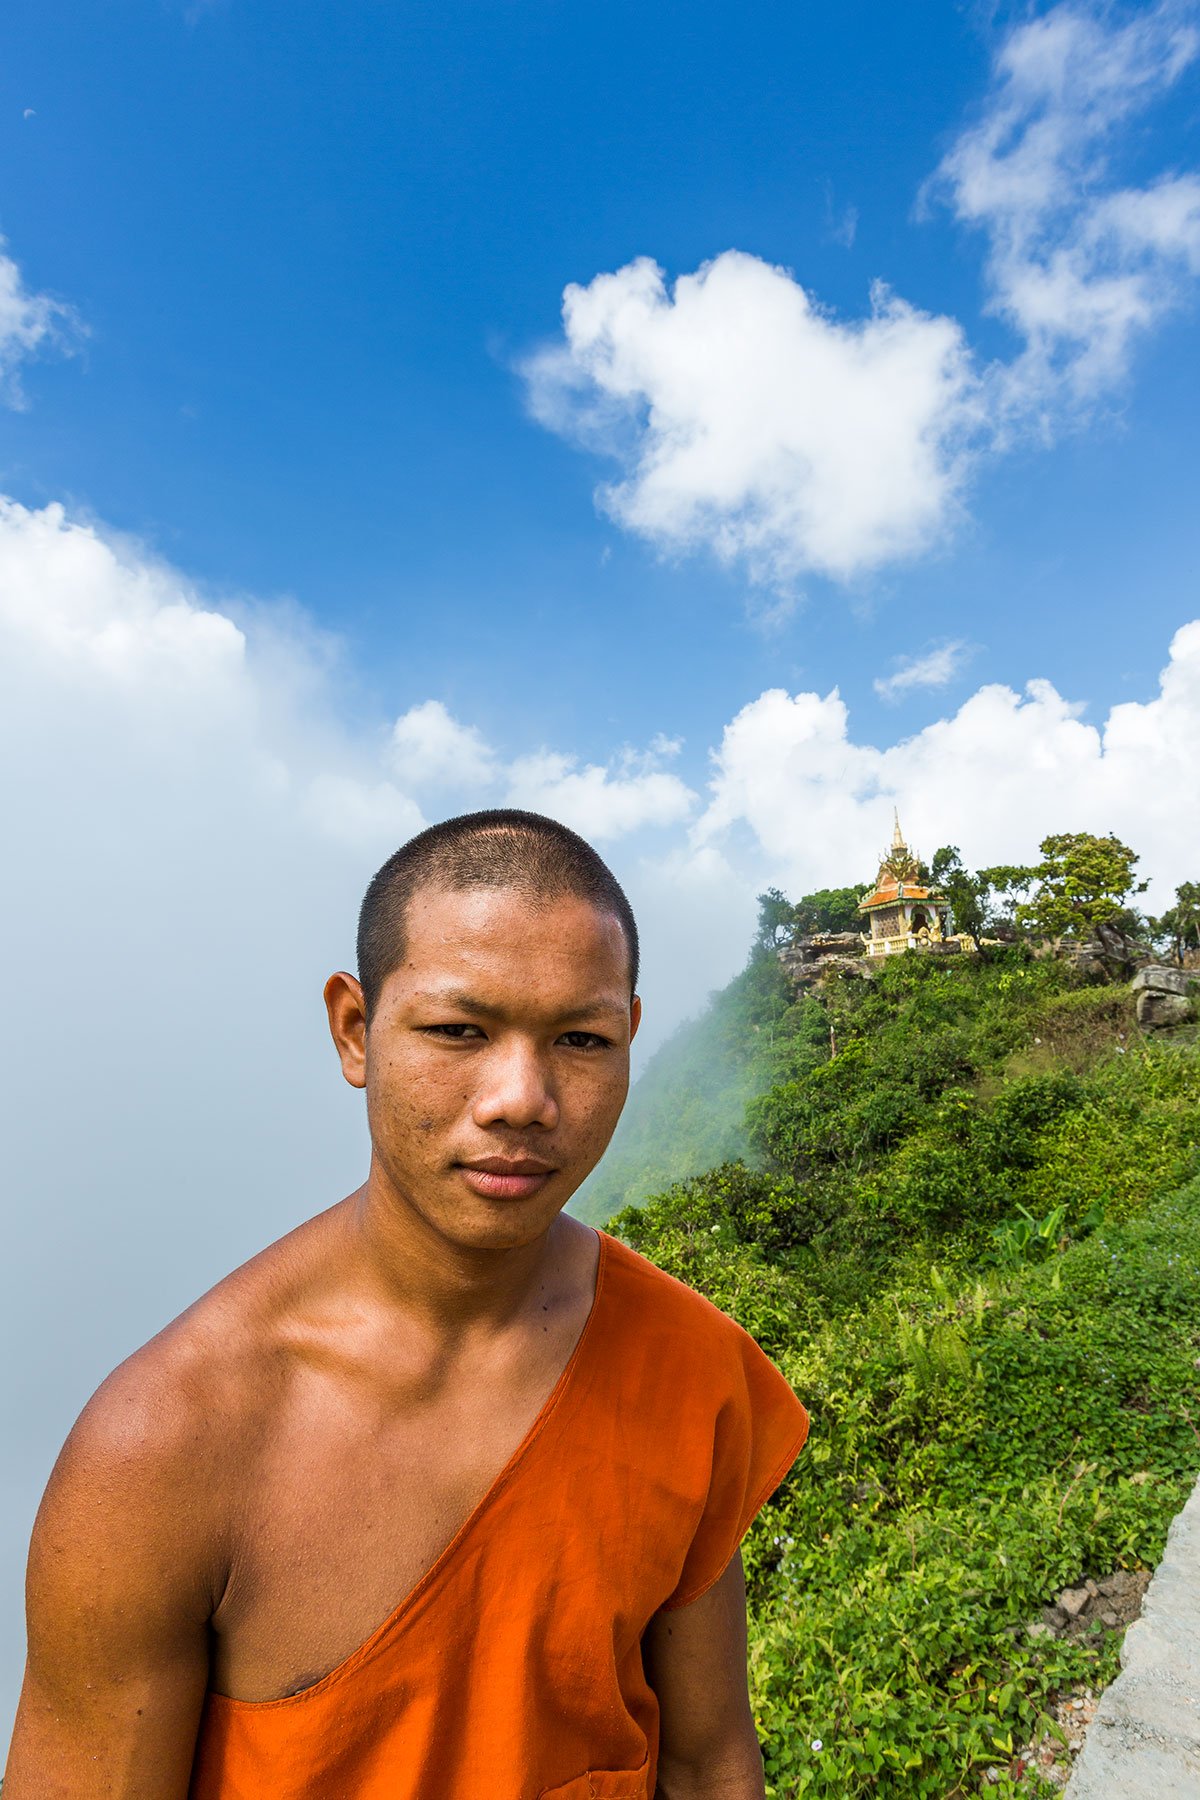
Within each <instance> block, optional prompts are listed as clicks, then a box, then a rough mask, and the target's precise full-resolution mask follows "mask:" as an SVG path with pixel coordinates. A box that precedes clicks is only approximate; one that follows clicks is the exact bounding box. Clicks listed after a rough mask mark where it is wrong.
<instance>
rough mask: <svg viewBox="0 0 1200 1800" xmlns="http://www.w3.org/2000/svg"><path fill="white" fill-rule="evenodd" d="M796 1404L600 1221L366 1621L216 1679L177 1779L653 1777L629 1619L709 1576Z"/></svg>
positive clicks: (531, 1787) (383, 1784)
mask: <svg viewBox="0 0 1200 1800" xmlns="http://www.w3.org/2000/svg"><path fill="white" fill-rule="evenodd" d="M807 1431H808V1415H807V1413H806V1412H805V1410H804V1408H803V1406H801V1404H800V1402H799V1401H798V1400H797V1399H796V1397H795V1395H794V1394H793V1393H792V1390H791V1388H790V1387H789V1386H788V1384H787V1382H786V1381H785V1380H784V1378H783V1376H782V1375H780V1373H779V1371H778V1370H777V1369H776V1368H775V1367H774V1366H773V1364H771V1363H770V1362H769V1361H768V1360H767V1358H766V1357H765V1356H764V1355H763V1353H762V1351H761V1350H760V1349H759V1348H758V1346H757V1344H755V1342H754V1341H753V1339H752V1338H750V1337H748V1336H747V1335H746V1333H745V1332H744V1331H743V1330H742V1329H741V1327H740V1326H738V1325H736V1324H734V1322H733V1321H732V1320H731V1319H727V1318H726V1317H725V1315H724V1314H723V1313H721V1312H718V1311H717V1309H716V1308H715V1307H713V1306H711V1305H710V1304H709V1303H708V1301H707V1300H704V1299H702V1298H701V1297H700V1296H699V1295H698V1294H695V1293H693V1292H692V1291H691V1290H690V1289H689V1288H686V1287H684V1286H682V1285H681V1284H680V1283H679V1282H677V1281H674V1280H672V1279H671V1277H670V1276H668V1275H664V1274H663V1273H662V1271H661V1270H659V1269H656V1268H655V1267H654V1266H653V1264H651V1263H649V1262H647V1261H646V1260H645V1259H644V1258H643V1257H640V1256H638V1255H636V1254H635V1253H634V1252H633V1251H632V1250H629V1249H627V1248H626V1247H625V1246H624V1245H623V1244H621V1243H619V1242H618V1241H617V1240H616V1239H614V1238H610V1237H607V1236H605V1235H604V1234H603V1233H602V1234H601V1236H600V1264H599V1270H598V1274H597V1282H596V1298H595V1302H594V1304H593V1307H592V1311H591V1314H590V1316H589V1318H588V1321H587V1324H586V1325H585V1327H584V1330H583V1333H582V1335H581V1337H580V1339H579V1342H578V1344H577V1346H576V1348H575V1351H574V1353H573V1355H572V1357H571V1360H570V1361H569V1362H568V1364H567V1366H566V1368H565V1369H564V1371H563V1373H562V1376H561V1377H560V1379H559V1381H558V1385H557V1386H556V1387H555V1389H554V1392H553V1393H552V1394H551V1395H550V1398H549V1399H548V1400H547V1401H546V1404H545V1405H544V1406H543V1408H542V1410H541V1412H540V1413H539V1415H538V1417H537V1419H536V1420H535V1421H534V1424H533V1426H532V1427H531V1429H530V1431H529V1434H528V1436H527V1437H526V1438H525V1440H524V1442H523V1443H522V1444H521V1446H520V1448H519V1449H518V1450H517V1451H516V1452H515V1454H514V1455H513V1457H512V1459H511V1460H510V1462H509V1463H508V1465H507V1467H505V1468H504V1469H503V1470H502V1471H501V1473H500V1474H499V1475H498V1476H497V1478H496V1480H495V1481H494V1482H493V1483H492V1486H491V1487H490V1488H489V1490H488V1492H487V1493H486V1494H485V1495H484V1497H483V1499H482V1500H481V1501H480V1502H479V1504H478V1506H477V1507H476V1508H475V1511H474V1512H473V1513H472V1514H471V1516H470V1517H469V1518H468V1519H467V1521H466V1523H465V1524H464V1525H463V1526H462V1528H461V1529H460V1531H459V1532H458V1534H457V1536H455V1537H454V1539H453V1540H452V1541H451V1542H450V1543H449V1544H448V1545H447V1546H446V1549H445V1550H444V1551H443V1552H442V1554H441V1555H440V1556H439V1557H438V1559H437V1561H436V1562H435V1563H434V1564H433V1566H432V1568H430V1569H429V1570H428V1571H427V1573H426V1574H425V1575H424V1576H422V1578H421V1580H420V1581H419V1582H418V1583H417V1585H416V1587H415V1588H413V1590H412V1592H411V1593H410V1594H408V1595H407V1596H406V1597H405V1598H404V1599H403V1600H402V1601H401V1602H400V1604H399V1606H398V1607H397V1608H396V1610H395V1611H394V1612H393V1613H392V1614H391V1615H390V1617H389V1618H387V1619H385V1620H384V1622H383V1624H382V1625H380V1626H379V1628H378V1629H377V1630H376V1631H374V1632H373V1633H372V1634H371V1636H370V1637H369V1638H368V1639H367V1640H366V1642H365V1643H364V1644H362V1645H360V1647H359V1648H358V1649H357V1650H355V1651H354V1652H353V1653H352V1654H351V1655H350V1656H348V1657H347V1658H346V1660H345V1661H344V1662H343V1663H341V1664H339V1666H338V1667H337V1668H336V1669H334V1670H333V1671H332V1672H331V1673H330V1674H328V1675H326V1676H325V1678H324V1680H322V1681H319V1682H317V1683H316V1685H315V1686H314V1687H310V1688H306V1689H305V1690H304V1691H303V1692H302V1693H299V1694H294V1695H291V1696H289V1697H288V1698H286V1699H283V1700H265V1701H243V1700H231V1699H229V1698H227V1697H226V1696H225V1695H222V1694H216V1693H210V1694H209V1696H208V1699H207V1702H206V1706H205V1711H204V1716H203V1719H202V1722H201V1727H200V1735H199V1741H198V1745H197V1753H196V1763H195V1770H194V1774H193V1778H192V1786H191V1800H593V1797H596V1800H648V1796H650V1795H652V1794H653V1793H654V1785H655V1768H656V1764H657V1758H658V1703H657V1701H656V1699H655V1697H654V1694H653V1692H652V1690H651V1688H650V1687H649V1686H648V1684H647V1681H646V1677H645V1674H644V1673H643V1669H642V1651H641V1639H642V1633H643V1632H644V1631H645V1629H646V1627H647V1625H648V1624H649V1622H650V1620H651V1618H652V1617H653V1615H654V1614H655V1613H656V1612H659V1611H661V1610H662V1609H663V1608H664V1607H666V1608H669V1607H678V1606H686V1605H687V1604H688V1602H689V1601H692V1600H695V1599H697V1598H698V1597H699V1596H700V1595H701V1594H703V1593H704V1591H705V1590H706V1589H707V1588H709V1587H711V1586H712V1585H713V1583H714V1582H715V1581H717V1580H718V1579H719V1577H720V1576H721V1574H722V1573H723V1572H724V1570H725V1569H726V1568H727V1566H728V1564H729V1562H730V1560H731V1559H732V1557H733V1554H734V1552H735V1550H736V1549H737V1546H738V1544H739V1543H740V1542H741V1539H742V1536H743V1534H744V1533H745V1531H746V1528H747V1526H748V1525H749V1524H750V1521H751V1520H752V1519H753V1517H754V1515H755V1513H756V1512H757V1511H758V1509H759V1508H760V1507H761V1506H762V1504H763V1502H764V1501H765V1500H766V1499H767V1498H768V1496H769V1495H770V1494H771V1493H772V1492H773V1491H774V1489H775V1488H776V1487H777V1486H778V1484H779V1482H780V1481H781V1480H782V1479H783V1477H784V1475H785V1474H786V1473H787V1470H788V1469H789V1468H790V1467H791V1465H792V1463H793V1461H794V1460H795V1458H796V1456H797V1455H798V1453H799V1451H800V1447H801V1445H802V1444H803V1442H804V1439H805V1436H806V1434H807Z"/></svg>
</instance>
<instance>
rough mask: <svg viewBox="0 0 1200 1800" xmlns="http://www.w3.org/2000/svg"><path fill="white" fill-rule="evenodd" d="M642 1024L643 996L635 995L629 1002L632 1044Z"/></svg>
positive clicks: (630, 1039)
mask: <svg viewBox="0 0 1200 1800" xmlns="http://www.w3.org/2000/svg"><path fill="white" fill-rule="evenodd" d="M641 1022H642V996H641V995H640V994H635V995H634V996H633V999H632V1000H631V1001H630V1002H629V1041H630V1043H631V1044H632V1042H633V1040H634V1038H635V1037H636V1036H637V1029H638V1026H639V1025H640V1024H641Z"/></svg>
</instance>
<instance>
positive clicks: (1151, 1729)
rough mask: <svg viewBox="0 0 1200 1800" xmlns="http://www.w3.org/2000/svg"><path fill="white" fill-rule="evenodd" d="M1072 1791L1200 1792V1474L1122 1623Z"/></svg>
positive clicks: (1170, 1798)
mask: <svg viewBox="0 0 1200 1800" xmlns="http://www.w3.org/2000/svg"><path fill="white" fill-rule="evenodd" d="M1066 1795H1067V1800H1200V1483H1197V1485H1196V1487H1195V1489H1194V1490H1193V1493H1192V1497H1191V1499H1190V1500H1189V1501H1188V1503H1187V1505H1186V1506H1185V1507H1184V1509H1183V1511H1182V1512H1181V1513H1180V1514H1179V1516H1178V1518H1177V1519H1176V1520H1175V1521H1174V1523H1173V1524H1172V1526H1171V1529H1170V1532H1169V1533H1168V1535H1167V1545H1166V1549H1165V1550H1164V1552H1163V1559H1162V1561H1161V1562H1160V1563H1159V1565H1158V1568H1157V1569H1156V1570H1155V1571H1154V1579H1153V1580H1152V1581H1151V1583H1150V1586H1149V1587H1148V1588H1147V1590H1146V1598H1145V1600H1144V1601H1143V1602H1142V1615H1141V1617H1140V1618H1139V1619H1135V1620H1134V1622H1133V1624H1132V1625H1131V1626H1130V1627H1129V1629H1128V1631H1126V1633H1125V1641H1124V1643H1123V1644H1122V1646H1121V1673H1120V1674H1119V1675H1118V1676H1117V1678H1116V1680H1115V1681H1114V1682H1113V1683H1112V1684H1111V1686H1109V1687H1108V1688H1106V1689H1105V1691H1104V1693H1103V1694H1102V1695H1101V1696H1100V1703H1099V1705H1098V1706H1097V1708H1096V1715H1095V1717H1094V1719H1093V1720H1092V1723H1091V1725H1090V1726H1089V1728H1088V1734H1087V1737H1086V1738H1085V1739H1084V1744H1083V1749H1082V1750H1081V1751H1080V1753H1079V1760H1078V1762H1077V1763H1076V1764H1075V1768H1074V1770H1073V1771H1072V1774H1071V1779H1070V1781H1069V1782H1068V1783H1067V1790H1066Z"/></svg>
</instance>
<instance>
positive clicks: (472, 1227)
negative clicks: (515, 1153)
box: [437, 1183, 572, 1250]
mask: <svg viewBox="0 0 1200 1800" xmlns="http://www.w3.org/2000/svg"><path fill="white" fill-rule="evenodd" d="M557 1185H558V1184H557V1183H554V1184H548V1186H547V1187H543V1188H542V1189H541V1190H540V1191H539V1192H538V1193H536V1194H533V1195H531V1196H530V1197H529V1198H528V1199H524V1200H489V1199H486V1198H484V1197H483V1196H481V1195H478V1194H473V1193H470V1192H468V1193H467V1194H466V1195H465V1197H464V1198H465V1202H466V1203H465V1204H459V1205H457V1206H450V1207H447V1208H446V1209H445V1210H444V1211H443V1212H442V1214H441V1216H440V1217H439V1219H438V1221H437V1224H438V1229H439V1231H440V1232H441V1234H442V1236H443V1237H445V1238H447V1239H449V1241H450V1242H451V1243H454V1244H456V1245H458V1246H459V1247H460V1248H462V1249H464V1250H519V1249H521V1248H522V1247H523V1246H524V1245H526V1244H534V1243H536V1242H537V1240H538V1239H539V1238H540V1237H544V1236H545V1234H546V1232H547V1231H548V1230H549V1229H550V1227H551V1225H553V1223H554V1221H555V1219H556V1218H557V1217H558V1215H559V1213H560V1212H561V1211H562V1209H563V1207H564V1206H565V1205H566V1203H567V1201H568V1200H569V1199H570V1197H571V1191H572V1190H571V1189H569V1188H567V1187H566V1184H565V1183H564V1184H563V1186H562V1188H561V1189H559V1191H558V1192H554V1188H555V1187H557Z"/></svg>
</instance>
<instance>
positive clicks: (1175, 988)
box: [1129, 963, 1195, 995]
mask: <svg viewBox="0 0 1200 1800" xmlns="http://www.w3.org/2000/svg"><path fill="white" fill-rule="evenodd" d="M1194 980H1195V977H1194V976H1193V975H1190V974H1189V973H1188V971H1187V970H1186V969H1172V968H1168V967H1167V966H1166V965H1165V964H1164V963H1151V964H1150V966H1149V968H1146V969H1139V970H1138V972H1137V974H1136V975H1135V976H1134V978H1133V980H1132V981H1131V982H1130V984H1129V985H1130V987H1131V988H1132V989H1133V991H1134V993H1135V994H1141V993H1145V992H1146V991H1147V990H1149V991H1151V992H1153V993H1156V994H1185V995H1186V994H1187V992H1188V989H1189V987H1190V985H1191V983H1192V982H1193V981H1194Z"/></svg>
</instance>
